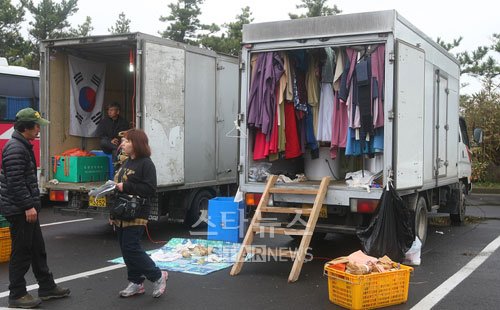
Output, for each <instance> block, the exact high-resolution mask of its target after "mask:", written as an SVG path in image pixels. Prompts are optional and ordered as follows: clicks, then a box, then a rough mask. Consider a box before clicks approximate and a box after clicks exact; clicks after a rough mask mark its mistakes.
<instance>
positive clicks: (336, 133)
mask: <svg viewBox="0 0 500 310" xmlns="http://www.w3.org/2000/svg"><path fill="white" fill-rule="evenodd" d="M334 95H335V97H334V101H333V102H334V106H333V118H332V141H331V144H330V145H331V146H330V157H331V158H333V159H335V158H337V152H338V149H339V148H345V147H346V144H347V132H348V130H349V120H348V116H347V105H346V103H345V102H344V101H342V100H341V99H340V98H339V96H338V92H334Z"/></svg>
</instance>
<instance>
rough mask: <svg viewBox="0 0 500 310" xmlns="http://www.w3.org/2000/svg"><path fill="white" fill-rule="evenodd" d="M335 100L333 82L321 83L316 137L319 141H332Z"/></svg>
mask: <svg viewBox="0 0 500 310" xmlns="http://www.w3.org/2000/svg"><path fill="white" fill-rule="evenodd" d="M333 100H334V98H333V87H332V84H331V83H321V95H320V99H319V117H318V130H317V132H316V139H317V140H318V141H325V142H331V141H332V118H333Z"/></svg>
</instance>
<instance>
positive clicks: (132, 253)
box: [110, 129, 168, 297]
mask: <svg viewBox="0 0 500 310" xmlns="http://www.w3.org/2000/svg"><path fill="white" fill-rule="evenodd" d="M120 147H121V148H122V150H123V152H124V153H125V154H126V155H128V159H126V160H125V162H124V163H123V164H122V165H121V167H120V169H119V170H118V171H117V172H116V174H115V183H116V189H117V190H118V191H119V192H122V193H125V194H129V195H134V196H138V198H139V199H140V200H142V201H143V203H142V205H141V210H140V211H139V214H138V215H137V217H136V218H134V219H132V220H127V221H125V220H120V219H115V218H113V217H112V216H111V218H110V224H112V225H114V226H115V228H116V230H117V232H118V241H119V243H120V249H121V252H122V255H123V260H124V261H125V265H126V266H127V276H128V281H129V284H128V286H127V287H126V288H125V289H124V290H122V291H120V293H119V295H120V296H121V297H130V296H134V295H138V294H144V284H143V282H144V280H145V278H146V279H148V280H149V281H151V282H153V293H152V295H153V297H160V296H161V295H162V294H163V293H164V292H165V289H166V286H167V279H168V273H167V272H166V271H161V270H160V269H159V268H158V267H156V265H155V263H154V262H153V260H152V259H151V258H150V257H149V255H148V254H146V252H145V251H144V250H143V248H142V247H141V244H140V241H141V237H142V235H143V233H144V230H145V227H146V225H147V223H148V217H149V212H150V209H151V203H150V201H151V198H152V197H154V195H155V191H156V168H155V165H154V163H153V161H152V160H151V158H150V156H151V149H150V148H149V145H148V137H147V136H146V134H145V133H144V131H142V130H139V129H130V130H128V131H126V132H125V133H124V136H123V141H122V143H121V145H120Z"/></svg>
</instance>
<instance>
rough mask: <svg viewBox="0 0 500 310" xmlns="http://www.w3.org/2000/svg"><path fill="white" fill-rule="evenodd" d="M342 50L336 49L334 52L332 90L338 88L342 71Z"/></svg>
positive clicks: (337, 89)
mask: <svg viewBox="0 0 500 310" xmlns="http://www.w3.org/2000/svg"><path fill="white" fill-rule="evenodd" d="M344 53H345V52H344V51H343V50H342V49H338V50H337V52H336V53H335V55H336V60H335V73H334V75H333V90H334V91H337V92H338V91H339V90H340V78H341V76H342V72H344Z"/></svg>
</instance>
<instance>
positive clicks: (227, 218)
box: [207, 197, 245, 242]
mask: <svg viewBox="0 0 500 310" xmlns="http://www.w3.org/2000/svg"><path fill="white" fill-rule="evenodd" d="M244 219H245V205H244V203H243V202H239V203H238V202H234V197H216V198H213V199H210V200H209V201H208V231H207V239H208V240H220V241H229V242H241V240H242V239H243V237H244V236H245V229H244V228H245V227H244V224H245V221H244Z"/></svg>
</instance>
